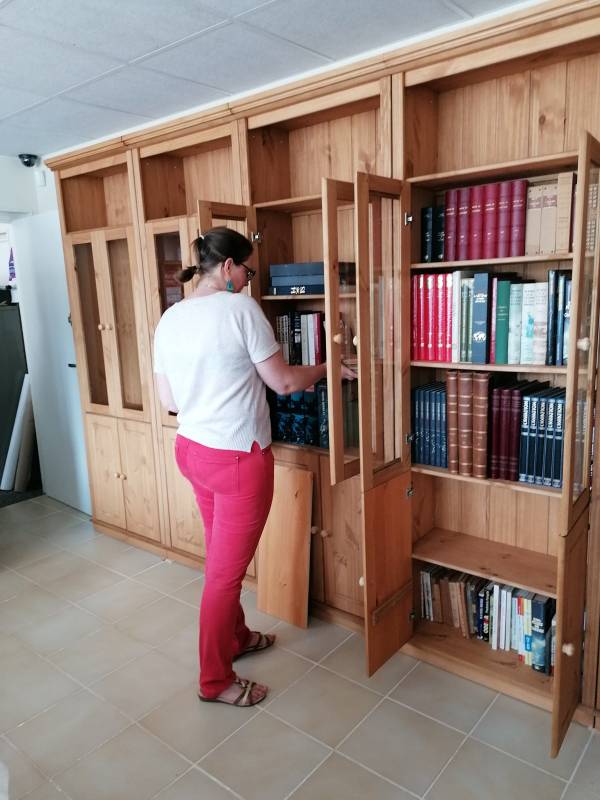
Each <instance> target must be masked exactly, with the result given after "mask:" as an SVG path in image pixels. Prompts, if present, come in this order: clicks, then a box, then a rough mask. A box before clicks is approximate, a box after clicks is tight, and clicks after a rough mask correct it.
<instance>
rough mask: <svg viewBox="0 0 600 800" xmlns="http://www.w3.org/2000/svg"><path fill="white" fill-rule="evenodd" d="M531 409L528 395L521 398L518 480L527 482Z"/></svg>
mask: <svg viewBox="0 0 600 800" xmlns="http://www.w3.org/2000/svg"><path fill="white" fill-rule="evenodd" d="M530 408H531V397H530V395H524V396H523V410H522V413H521V441H520V446H519V480H520V481H521V483H526V481H527V456H528V450H529V410H530Z"/></svg>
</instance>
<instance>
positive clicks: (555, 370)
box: [410, 361, 568, 375]
mask: <svg viewBox="0 0 600 800" xmlns="http://www.w3.org/2000/svg"><path fill="white" fill-rule="evenodd" d="M410 365H411V367H429V368H430V369H458V370H467V371H469V372H539V373H540V374H543V375H566V374H567V370H568V367H548V366H546V365H545V364H469V363H468V362H466V361H458V362H454V361H411V362H410Z"/></svg>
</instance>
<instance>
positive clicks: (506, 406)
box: [498, 387, 512, 481]
mask: <svg viewBox="0 0 600 800" xmlns="http://www.w3.org/2000/svg"><path fill="white" fill-rule="evenodd" d="M511 401H512V387H508V388H506V387H505V388H503V389H500V452H499V454H498V477H499V478H500V480H502V481H507V480H509V477H508V457H509V451H510V441H509V436H510V419H511Z"/></svg>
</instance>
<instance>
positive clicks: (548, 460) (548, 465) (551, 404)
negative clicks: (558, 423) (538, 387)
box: [542, 397, 557, 486]
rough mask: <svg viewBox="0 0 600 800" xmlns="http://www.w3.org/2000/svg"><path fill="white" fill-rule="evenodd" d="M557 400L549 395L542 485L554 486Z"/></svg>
mask: <svg viewBox="0 0 600 800" xmlns="http://www.w3.org/2000/svg"><path fill="white" fill-rule="evenodd" d="M556 400H557V398H556V397H549V398H548V404H547V407H546V436H545V437H544V458H543V469H542V486H552V456H553V453H554V420H555V417H556Z"/></svg>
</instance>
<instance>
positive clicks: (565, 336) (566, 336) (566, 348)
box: [562, 278, 573, 364]
mask: <svg viewBox="0 0 600 800" xmlns="http://www.w3.org/2000/svg"><path fill="white" fill-rule="evenodd" d="M572 285H573V281H572V280H571V279H570V278H567V279H566V281H565V314H564V325H563V359H562V363H563V364H568V363H569V333H570V330H571V287H572Z"/></svg>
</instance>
